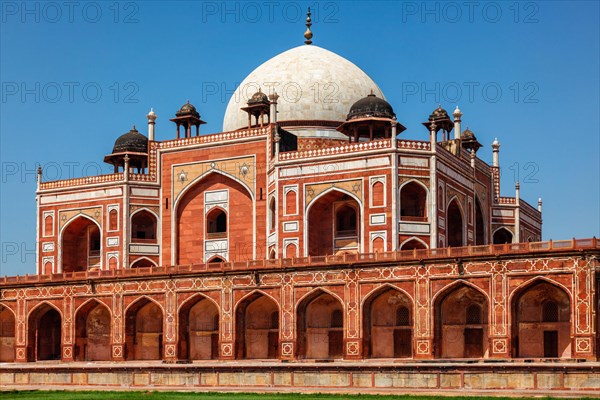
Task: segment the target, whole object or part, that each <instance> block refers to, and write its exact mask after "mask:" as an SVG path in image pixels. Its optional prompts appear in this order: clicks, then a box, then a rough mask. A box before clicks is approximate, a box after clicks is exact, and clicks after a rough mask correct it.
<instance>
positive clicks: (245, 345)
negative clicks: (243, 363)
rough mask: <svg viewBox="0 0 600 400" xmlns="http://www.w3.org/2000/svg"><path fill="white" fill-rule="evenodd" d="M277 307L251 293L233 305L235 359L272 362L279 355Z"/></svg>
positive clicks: (264, 296)
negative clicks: (270, 360)
mask: <svg viewBox="0 0 600 400" xmlns="http://www.w3.org/2000/svg"><path fill="white" fill-rule="evenodd" d="M279 310H280V308H279V304H278V303H277V301H275V299H274V298H273V297H272V296H269V295H268V294H266V293H265V292H262V291H260V290H254V291H253V292H251V293H249V294H247V295H246V296H244V297H243V298H241V299H240V300H239V301H238V302H237V304H236V306H235V328H236V329H235V332H236V335H235V342H236V346H235V347H236V351H235V356H236V358H237V359H273V358H277V356H278V353H279V325H280V324H279V318H280V313H279Z"/></svg>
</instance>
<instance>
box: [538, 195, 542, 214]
mask: <svg viewBox="0 0 600 400" xmlns="http://www.w3.org/2000/svg"><path fill="white" fill-rule="evenodd" d="M538 211H539V212H542V198H541V197H540V198H539V199H538Z"/></svg>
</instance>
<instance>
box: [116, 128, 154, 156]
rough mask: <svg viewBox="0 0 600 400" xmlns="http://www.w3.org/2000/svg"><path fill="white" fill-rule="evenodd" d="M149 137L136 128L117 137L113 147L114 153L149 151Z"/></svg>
mask: <svg viewBox="0 0 600 400" xmlns="http://www.w3.org/2000/svg"><path fill="white" fill-rule="evenodd" d="M147 152H148V138H147V137H146V136H144V135H142V134H141V133H139V132H138V131H137V129H135V126H134V127H133V128H131V130H130V131H129V132H127V133H125V134H123V135H121V136H119V137H118V138H117V140H115V145H114V147H113V153H147Z"/></svg>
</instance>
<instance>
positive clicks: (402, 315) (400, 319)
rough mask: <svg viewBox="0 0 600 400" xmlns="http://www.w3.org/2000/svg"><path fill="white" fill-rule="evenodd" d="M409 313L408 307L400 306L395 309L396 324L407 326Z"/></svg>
mask: <svg viewBox="0 0 600 400" xmlns="http://www.w3.org/2000/svg"><path fill="white" fill-rule="evenodd" d="M409 325H410V313H409V311H408V308H406V307H404V306H400V307H398V308H397V309H396V326H409Z"/></svg>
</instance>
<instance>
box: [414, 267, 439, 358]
mask: <svg viewBox="0 0 600 400" xmlns="http://www.w3.org/2000/svg"><path fill="white" fill-rule="evenodd" d="M417 268H418V269H417V280H416V282H415V303H416V304H415V310H416V312H415V317H414V335H413V336H414V337H413V351H414V353H413V357H414V358H416V359H431V358H433V357H434V352H433V326H432V324H431V323H430V322H433V318H432V315H431V313H432V312H433V305H432V304H431V293H430V288H429V286H430V284H429V277H428V274H427V271H426V269H425V266H424V265H421V266H418V267H417Z"/></svg>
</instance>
